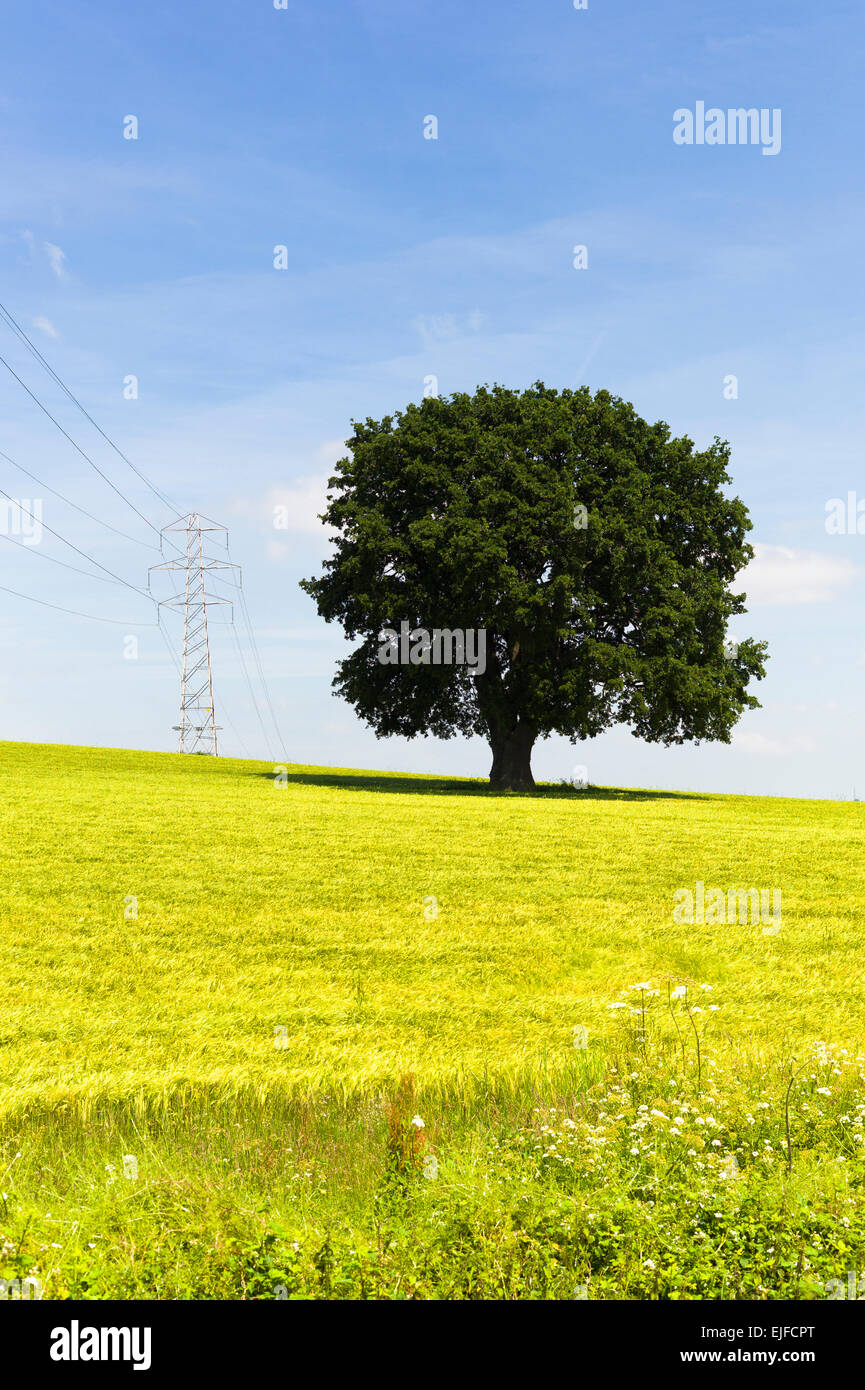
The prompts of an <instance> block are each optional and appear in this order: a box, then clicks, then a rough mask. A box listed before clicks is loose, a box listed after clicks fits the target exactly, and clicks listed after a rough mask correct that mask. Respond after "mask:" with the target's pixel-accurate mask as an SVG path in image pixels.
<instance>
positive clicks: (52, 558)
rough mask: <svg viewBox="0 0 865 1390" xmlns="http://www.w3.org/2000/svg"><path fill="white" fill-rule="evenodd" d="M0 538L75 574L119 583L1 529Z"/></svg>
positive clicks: (101, 581)
mask: <svg viewBox="0 0 865 1390" xmlns="http://www.w3.org/2000/svg"><path fill="white" fill-rule="evenodd" d="M0 540H4V541H9V543H10V545H18V546H20V547H21V549H22V550H29V551H30V553H31V554H32V555H38V557H39V559H40V560H50V562H51V564H52V565H62V566H63V568H64V569H67V570H72V572H73V574H84V575H86V576H87V578H88V579H95V580H96V581H97V583H99V584H117V583H119V582H120V581H119V580H117V579H103V578H102V575H101V574H91V573H90V571H89V570H83V569H79V567H78V565H68V564H67V563H66V561H65V560H58V559H57V557H56V556H55V555H46V554H45V552H44V550H36V549H34V547H33V546H30V545H28V544H27V542H26V541H16V540H15V538H14V537H13V536H7V535H5V534H4V532H2V531H0Z"/></svg>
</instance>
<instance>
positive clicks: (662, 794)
mask: <svg viewBox="0 0 865 1390" xmlns="http://www.w3.org/2000/svg"><path fill="white" fill-rule="evenodd" d="M249 775H250V776H251V777H263V778H266V779H267V781H269V782H272V781H273V777H274V774H273V773H272V772H252V773H250V774H249ZM282 776H283V778H284V780H285V781H286V782H287V783H294V784H296V785H298V786H309V787H334V788H335V787H339V788H341V789H342V790H343V791H353V792H389V793H390V795H391V796H399V795H403V794H412V793H415V792H420V793H422V794H424V795H425V796H489V797H509V798H513V797H528V798H532V799H533V800H534V799H537V798H538V797H545V798H549V799H553V800H558V801H660V800H666V801H697V800H699V799H700V797H699V793H697V792H667V791H651V790H646V791H640V790H633V791H632V790H630V789H628V788H627V787H586V788H585V789H584V790H582V791H578V790H577V789H576V788H575V787H566V786H561V785H558V786H557V785H554V784H553V783H550V782H540V783H539V784H538V785H537V786H536V787H535V788H534V789H533V790H532V791H524V792H509V791H498V790H496V789H494V788H493V787H491V786H490V785H489V783H488V782H482V781H480V780H478V781H474V780H470V779H468V778H459V777H412V776H410V775H408V776H407V775H404V774H403V773H399V772H395V773H375V772H292V771H291V770H290V765H289V771H288V772H287V773H283V774H282Z"/></svg>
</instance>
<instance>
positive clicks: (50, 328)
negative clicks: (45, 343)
mask: <svg viewBox="0 0 865 1390" xmlns="http://www.w3.org/2000/svg"><path fill="white" fill-rule="evenodd" d="M33 327H34V328H38V329H40V331H41V332H42V333H45V334H46V335H47V336H48V337H49V338H59V337H60V334H59V333H58V332H57V329H56V328H55V327H54V324H53V323H52V322H51V320H50V319H46V318H43V316H42V315H41V314H40V315H39V316H38V317H37V318H35V319H34V320H33Z"/></svg>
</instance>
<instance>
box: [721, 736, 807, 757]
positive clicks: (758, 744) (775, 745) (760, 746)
mask: <svg viewBox="0 0 865 1390" xmlns="http://www.w3.org/2000/svg"><path fill="white" fill-rule="evenodd" d="M732 744H733V747H734V748H735V749H737V750H738V751H739V752H740V753H750V754H754V755H756V756H757V757H762V758H789V757H790V756H791V754H794V753H816V751H817V745H816V743H815V742H814V740H813V739H811V738H802V737H801V736H798V735H797V736H795V737H793V738H790V739H777V738H768V737H767V736H766V734H760V733H756V732H753V731H752V732H749V731H748V730H742V731H741V732H738V733H735V734H734V735H733V740H732Z"/></svg>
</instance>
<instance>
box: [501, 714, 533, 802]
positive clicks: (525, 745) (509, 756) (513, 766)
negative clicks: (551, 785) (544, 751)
mask: <svg viewBox="0 0 865 1390" xmlns="http://www.w3.org/2000/svg"><path fill="white" fill-rule="evenodd" d="M536 737H537V734H536V733H535V731H534V729H532V728H531V727H530V726H528V725H526V724H518V725H517V727H516V728H515V729H508V730H507V731H501V732H499V731H496V732H495V733H493V734H492V735H491V736H490V747H491V748H492V750H493V765H492V767H491V768H490V786H491V787H495V788H496V790H497V791H513V792H520V791H526V790H528V789H529V788H531V787H533V786H534V785H535V779H534V777H533V776H532V748H533V747H534V743H535V739H536Z"/></svg>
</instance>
